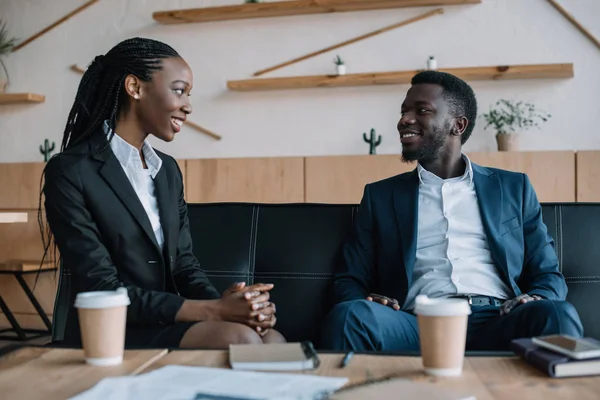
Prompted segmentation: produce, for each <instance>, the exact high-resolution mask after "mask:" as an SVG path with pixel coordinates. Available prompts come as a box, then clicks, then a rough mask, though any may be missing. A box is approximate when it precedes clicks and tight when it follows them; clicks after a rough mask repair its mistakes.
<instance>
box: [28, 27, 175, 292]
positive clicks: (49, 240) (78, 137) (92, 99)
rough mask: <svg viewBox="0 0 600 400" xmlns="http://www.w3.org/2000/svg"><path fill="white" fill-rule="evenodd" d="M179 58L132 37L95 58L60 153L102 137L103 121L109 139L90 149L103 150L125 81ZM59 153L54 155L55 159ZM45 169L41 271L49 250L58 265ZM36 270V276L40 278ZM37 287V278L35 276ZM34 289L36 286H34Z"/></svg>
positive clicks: (124, 102) (122, 102) (123, 102)
mask: <svg viewBox="0 0 600 400" xmlns="http://www.w3.org/2000/svg"><path fill="white" fill-rule="evenodd" d="M174 57H180V55H179V54H178V53H177V51H175V50H174V49H173V48H172V47H171V46H169V45H167V44H165V43H162V42H159V41H157V40H152V39H146V38H139V37H136V38H131V39H127V40H124V41H122V42H121V43H119V44H117V45H116V46H115V47H113V48H112V49H111V50H110V51H109V52H108V53H106V55H99V56H97V57H96V58H95V59H94V60H93V61H92V62H91V64H90V65H89V66H88V68H87V70H86V71H85V73H84V74H83V77H82V78H81V82H80V83H79V88H78V89H77V95H76V96H75V101H74V103H73V106H72V107H71V111H70V112H69V117H68V119H67V125H66V127H65V131H64V133H63V139H62V144H61V147H60V153H62V152H64V151H66V150H68V149H70V148H72V147H73V146H75V145H77V144H78V143H81V142H83V141H85V140H87V139H89V138H90V137H91V136H92V135H94V134H103V133H104V132H103V130H102V129H100V128H101V127H102V125H103V124H104V121H108V124H109V127H110V129H111V131H112V132H111V136H110V137H109V140H108V141H106V142H105V143H106V144H105V146H104V147H102V148H100V149H98V148H94V149H92V153H95V152H98V153H101V152H103V151H105V150H106V149H107V148H108V146H109V143H110V140H111V139H112V136H113V135H114V131H115V125H116V122H117V118H118V117H119V115H120V113H122V112H127V111H128V106H129V101H128V99H127V92H126V91H125V78H127V76H128V75H134V76H136V77H137V78H138V79H140V80H142V81H145V82H149V81H150V80H151V79H152V74H153V73H154V72H156V71H160V70H161V69H162V60H163V59H166V58H174ZM56 156H58V154H55V155H54V156H53V158H54V157H56ZM45 173H46V169H45V168H44V172H43V173H42V177H41V180H40V197H39V205H38V224H39V227H40V233H41V236H42V243H43V246H44V254H43V257H42V262H41V264H40V270H39V271H41V270H42V266H43V265H44V262H45V259H46V256H47V255H48V253H49V251H50V248H51V247H52V253H53V257H52V258H51V260H53V262H54V263H55V266H58V263H59V260H58V258H57V257H56V255H57V248H56V243H54V241H53V235H52V231H51V230H50V227H49V226H48V224H47V223H45V221H44V217H43V212H42V195H43V190H42V187H43V181H44V177H45ZM39 271H38V277H39ZM36 284H37V277H36ZM34 287H35V286H34Z"/></svg>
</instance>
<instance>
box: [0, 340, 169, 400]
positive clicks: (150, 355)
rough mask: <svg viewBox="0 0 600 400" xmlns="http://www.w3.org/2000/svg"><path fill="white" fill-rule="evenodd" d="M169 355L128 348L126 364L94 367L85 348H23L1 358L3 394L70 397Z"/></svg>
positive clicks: (30, 397) (8, 396)
mask: <svg viewBox="0 0 600 400" xmlns="http://www.w3.org/2000/svg"><path fill="white" fill-rule="evenodd" d="M166 354H167V350H128V351H126V352H125V355H124V360H123V364H121V365H118V366H114V367H94V366H90V365H87V364H85V361H84V358H83V350H72V349H50V348H39V347H38V348H33V347H32V348H23V349H20V350H17V351H15V352H12V353H9V354H7V355H6V356H4V357H2V358H0V388H2V389H1V390H0V392H1V395H0V397H2V398H5V399H28V400H35V399H40V400H42V399H47V400H55V399H56V400H58V399H61V400H64V399H68V398H70V397H73V396H75V395H76V394H79V393H81V392H83V391H85V390H87V389H89V388H91V387H92V386H94V385H95V384H96V383H98V382H99V381H100V380H101V379H103V378H107V377H109V376H124V375H136V374H138V373H139V372H140V371H142V370H144V369H145V368H146V367H147V366H148V365H150V364H152V363H153V362H155V361H156V360H157V359H159V358H161V357H163V356H165V355H166Z"/></svg>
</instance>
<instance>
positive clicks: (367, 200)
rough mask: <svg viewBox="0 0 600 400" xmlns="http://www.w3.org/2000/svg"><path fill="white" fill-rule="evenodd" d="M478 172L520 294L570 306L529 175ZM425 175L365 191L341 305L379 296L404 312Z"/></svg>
mask: <svg viewBox="0 0 600 400" xmlns="http://www.w3.org/2000/svg"><path fill="white" fill-rule="evenodd" d="M472 166H473V182H474V184H475V191H476V193H477V199H478V203H479V208H480V213H481V218H482V222H483V226H484V229H485V233H486V235H487V239H488V243H489V247H490V251H491V254H492V259H493V260H494V262H495V264H496V267H497V269H498V274H500V276H501V277H502V279H503V280H504V282H506V284H507V285H508V287H509V288H510V289H512V291H513V292H514V295H515V296H518V295H520V294H522V293H528V294H530V295H533V294H537V295H539V296H541V297H543V298H545V299H550V300H564V299H565V297H566V295H567V285H566V282H565V279H564V276H563V275H562V274H561V273H560V271H559V265H558V258H557V256H556V252H555V249H554V241H553V240H552V238H551V237H550V236H549V235H548V233H547V228H546V225H545V224H544V222H543V221H542V209H541V206H540V204H539V202H538V199H537V196H536V194H535V191H534V189H533V187H532V185H531V183H530V181H529V178H528V177H527V175H525V174H522V173H517V172H510V171H505V170H500V169H495V168H485V167H481V166H479V165H476V164H474V163H473V164H472ZM418 196H419V177H418V174H417V170H416V169H415V170H413V171H412V172H408V173H405V174H401V175H397V176H394V177H391V178H388V179H385V180H382V181H379V182H375V183H371V184H368V185H366V186H365V190H364V195H363V198H362V200H361V203H360V207H359V210H358V213H357V216H356V220H355V223H354V228H353V230H352V232H351V233H350V235H349V237H348V239H347V241H346V243H345V244H344V247H343V253H342V262H341V265H340V266H339V268H338V270H337V271H336V274H335V283H334V296H335V302H336V303H339V302H342V301H348V300H354V299H364V298H365V297H367V295H368V294H369V293H378V294H382V295H385V296H388V297H392V298H395V299H397V300H398V301H399V302H400V305H402V304H403V303H404V301H405V299H406V295H407V293H408V289H409V288H410V285H411V283H412V282H411V281H412V275H413V268H414V265H415V259H416V250H417V216H418V213H419V201H418Z"/></svg>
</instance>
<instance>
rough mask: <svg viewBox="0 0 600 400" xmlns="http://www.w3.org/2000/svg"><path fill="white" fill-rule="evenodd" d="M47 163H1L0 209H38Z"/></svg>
mask: <svg viewBox="0 0 600 400" xmlns="http://www.w3.org/2000/svg"><path fill="white" fill-rule="evenodd" d="M45 165H46V164H45V163H0V188H2V190H1V191H0V209H3V210H34V209H37V208H38V203H39V195H40V179H41V177H42V171H43V170H44V166H45Z"/></svg>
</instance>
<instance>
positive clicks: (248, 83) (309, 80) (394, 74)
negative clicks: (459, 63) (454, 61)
mask: <svg viewBox="0 0 600 400" xmlns="http://www.w3.org/2000/svg"><path fill="white" fill-rule="evenodd" d="M439 70H440V71H443V72H448V73H450V74H453V75H456V76H458V77H459V78H461V79H464V80H466V81H485V80H513V79H558V78H571V77H573V64H534V65H504V66H492V67H467V68H445V69H439ZM417 72H419V71H417V70H414V71H391V72H370V73H363V74H349V75H341V76H335V75H313V76H297V77H284V78H260V79H245V80H234V81H228V82H227V87H228V88H229V89H230V90H234V91H242V92H243V91H255V90H281V89H303V88H317V87H341V86H367V85H400V84H407V83H410V80H411V78H412V77H413V76H414V75H415V74H416V73H417Z"/></svg>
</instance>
